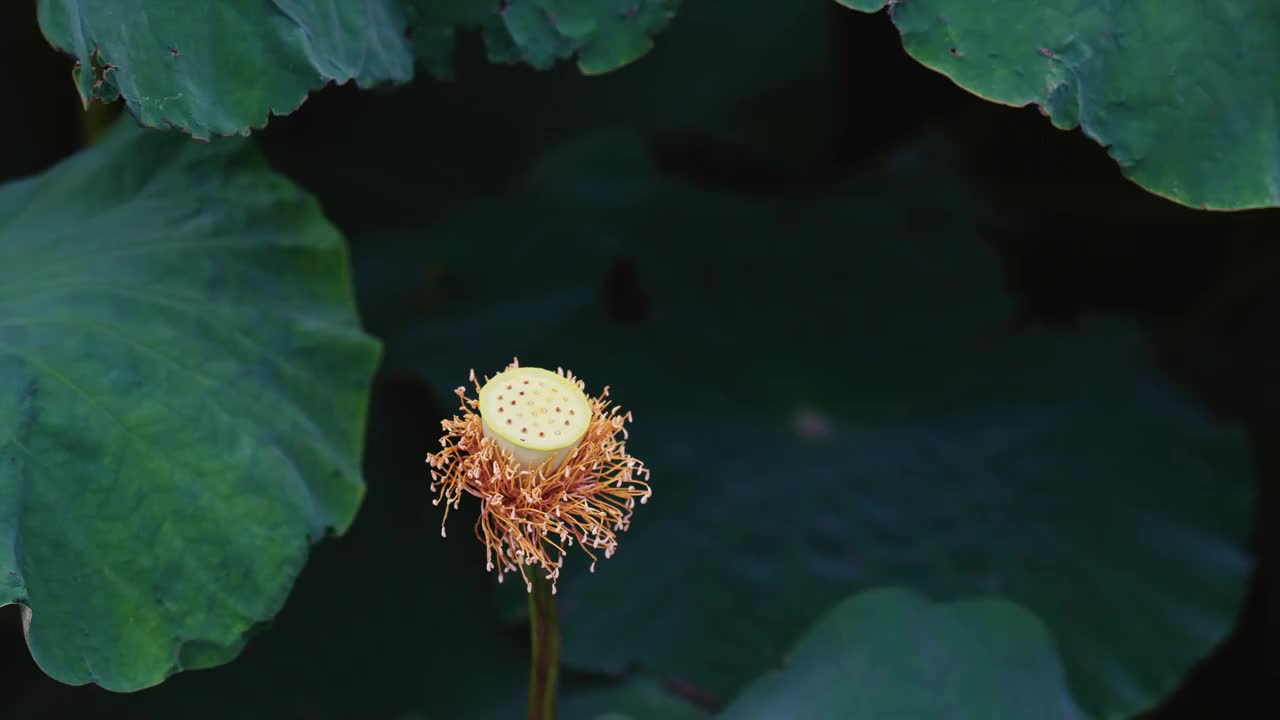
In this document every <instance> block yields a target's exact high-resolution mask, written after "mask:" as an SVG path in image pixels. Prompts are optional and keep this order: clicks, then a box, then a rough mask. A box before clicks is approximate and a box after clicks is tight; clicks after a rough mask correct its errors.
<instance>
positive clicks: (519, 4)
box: [406, 0, 680, 77]
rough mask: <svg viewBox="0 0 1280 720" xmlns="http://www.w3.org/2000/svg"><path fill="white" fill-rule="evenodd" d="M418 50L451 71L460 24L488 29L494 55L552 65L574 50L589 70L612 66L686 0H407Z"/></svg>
mask: <svg viewBox="0 0 1280 720" xmlns="http://www.w3.org/2000/svg"><path fill="white" fill-rule="evenodd" d="M406 2H407V3H408V5H407V8H408V12H409V16H410V18H411V24H412V27H413V34H414V38H415V39H414V47H415V48H416V50H417V53H418V56H419V58H422V59H423V61H424V63H425V64H426V65H427V66H428V67H429V68H431V70H432V72H434V73H435V74H436V75H438V76H443V77H448V76H449V75H451V74H452V70H451V63H450V62H449V57H450V55H451V53H452V50H453V42H454V40H453V36H454V33H455V31H456V30H457V29H459V28H467V29H476V28H479V29H482V30H483V32H484V37H485V44H486V46H487V48H488V52H489V57H490V59H492V60H493V61H495V62H503V63H517V62H524V63H528V64H529V65H531V66H533V67H535V68H538V69H540V70H546V69H549V68H551V67H552V66H553V65H555V64H556V63H557V62H558V61H561V60H567V59H569V58H576V59H577V65H578V68H579V69H580V70H581V71H582V72H583V73H585V74H588V75H596V74H600V73H606V72H610V71H612V70H617V69H618V68H620V67H622V66H624V65H627V64H629V63H631V62H634V61H635V60H638V59H639V58H640V57H641V56H643V55H644V54H645V53H647V52H649V50H650V49H651V48H652V47H653V36H654V35H656V34H658V33H659V32H661V31H662V30H663V29H664V28H666V26H667V24H668V22H669V21H670V20H671V17H672V16H673V15H674V14H675V12H676V10H677V8H678V7H679V5H680V0H505V1H504V2H495V1H493V0H443V1H441V0H406Z"/></svg>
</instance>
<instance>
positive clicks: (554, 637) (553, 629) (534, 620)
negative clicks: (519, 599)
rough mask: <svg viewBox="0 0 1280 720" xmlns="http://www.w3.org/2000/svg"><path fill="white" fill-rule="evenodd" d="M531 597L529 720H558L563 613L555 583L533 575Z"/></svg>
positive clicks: (536, 574)
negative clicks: (553, 587)
mask: <svg viewBox="0 0 1280 720" xmlns="http://www.w3.org/2000/svg"><path fill="white" fill-rule="evenodd" d="M532 582H533V592H531V593H529V640H530V644H531V648H532V664H531V666H530V668H529V720H555V717H556V695H557V687H558V685H559V681H560V613H559V609H558V608H557V607H556V596H555V595H553V594H552V592H551V581H549V580H547V579H546V578H544V577H543V576H542V575H540V574H538V573H534V574H533V581H532Z"/></svg>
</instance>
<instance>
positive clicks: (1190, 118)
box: [838, 0, 1280, 209]
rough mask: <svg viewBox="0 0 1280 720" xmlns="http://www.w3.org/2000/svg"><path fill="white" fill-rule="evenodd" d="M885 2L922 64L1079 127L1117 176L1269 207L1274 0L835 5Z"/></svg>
mask: <svg viewBox="0 0 1280 720" xmlns="http://www.w3.org/2000/svg"><path fill="white" fill-rule="evenodd" d="M838 2H840V3H841V4H844V5H847V6H849V7H851V8H854V9H856V10H863V11H868V12H871V11H875V10H879V9H881V8H883V7H884V6H886V5H889V7H890V15H891V17H892V18H893V22H894V23H895V24H896V25H897V26H898V29H899V30H900V31H901V33H902V42H903V46H904V47H905V48H906V51H907V52H908V53H910V54H911V56H912V57H914V58H915V59H917V60H919V61H920V62H921V63H923V64H924V65H925V66H927V67H929V68H932V69H934V70H937V71H938V72H941V73H943V74H944V75H946V76H948V77H950V78H951V79H952V80H954V81H955V82H956V83H957V84H959V85H960V86H961V87H963V88H965V89H968V90H970V91H972V92H974V93H976V94H977V95H980V96H982V97H984V98H987V99H989V100H993V101H995V102H1000V103H1006V104H1010V105H1027V104H1030V103H1035V104H1037V105H1039V106H1040V108H1041V110H1042V111H1043V112H1044V113H1045V114H1047V115H1048V116H1049V118H1050V119H1051V120H1052V122H1053V123H1054V124H1055V125H1057V126H1058V127H1060V128H1074V127H1076V126H1079V127H1081V128H1082V129H1083V131H1084V132H1085V133H1086V134H1087V135H1089V137H1091V138H1093V139H1094V140H1096V141H1097V142H1098V143H1099V144H1101V145H1103V146H1104V147H1106V148H1107V151H1108V152H1109V153H1110V154H1111V156H1112V157H1113V158H1114V159H1115V160H1116V162H1118V163H1119V164H1120V167H1121V169H1122V170H1123V172H1124V173H1125V175H1126V176H1128V177H1129V178H1131V179H1132V180H1133V181H1135V182H1137V183H1138V184H1139V185H1141V186H1142V187H1144V188H1146V189H1147V190H1150V191H1151V192H1153V193H1156V194H1157V195H1161V196H1164V197H1167V198H1169V199H1171V200H1174V201H1177V202H1179V203H1182V204H1184V205H1190V206H1192V207H1205V208H1213V209H1243V208H1252V207H1271V206H1276V205H1280V170H1278V169H1277V168H1280V140H1278V139H1277V138H1280V112H1278V111H1277V101H1276V98H1277V97H1280V56H1277V54H1276V53H1275V52H1273V48H1275V47H1276V46H1277V45H1280V4H1277V3H1275V2H1272V0H1238V1H1237V2H1196V3H1189V4H1186V5H1185V6H1182V5H1180V6H1178V8H1177V11H1176V12H1173V11H1171V8H1170V6H1169V3H1168V2H1167V1H1166V0H1131V1H1130V2H1119V3H1117V2H1111V1H1110V0H1038V1H1037V2H1026V0H989V1H988V2H983V3H972V2H967V1H966V0H909V1H907V2H895V3H889V2H886V1H885V0H838Z"/></svg>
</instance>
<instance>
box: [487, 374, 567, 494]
mask: <svg viewBox="0 0 1280 720" xmlns="http://www.w3.org/2000/svg"><path fill="white" fill-rule="evenodd" d="M480 417H481V419H482V420H483V421H484V436H485V437H487V438H489V439H490V440H491V441H493V442H494V443H495V444H497V446H498V447H499V448H501V449H502V451H503V452H504V453H511V455H512V457H513V458H514V459H515V462H516V463H517V464H518V465H519V466H520V467H521V468H523V469H526V470H535V469H537V468H538V467H540V466H542V464H543V463H544V462H545V463H547V466H546V471H547V472H553V471H555V470H556V469H557V468H559V467H560V466H561V465H562V464H564V461H565V459H566V458H568V457H569V453H570V452H572V451H573V449H574V448H575V447H577V446H578V443H579V442H581V441H582V438H583V436H584V435H586V434H587V428H588V427H589V426H590V424H591V404H590V402H589V401H588V400H587V396H586V395H585V394H584V393H583V392H582V389H581V388H580V387H578V385H577V384H576V383H574V382H573V381H571V380H569V379H568V378H565V377H563V376H561V375H557V374H556V373H553V372H551V371H549V370H544V369H542V368H535V367H513V368H508V369H507V370H505V371H503V372H500V373H498V374H497V375H495V376H494V377H493V378H492V379H490V380H489V381H488V382H487V383H485V385H484V387H482V388H480Z"/></svg>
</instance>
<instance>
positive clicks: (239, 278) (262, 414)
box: [0, 123, 378, 691]
mask: <svg viewBox="0 0 1280 720" xmlns="http://www.w3.org/2000/svg"><path fill="white" fill-rule="evenodd" d="M377 357H378V348H377V344H376V343H375V342H374V341H373V340H371V339H370V338H369V337H367V336H366V335H364V334H363V333H362V332H361V330H360V329H359V326H358V323H357V320H356V316H355V312H354V310H353V307H352V298H351V288H350V283H349V279H348V270H347V258H346V251H345V247H344V244H343V241H342V238H341V237H340V236H339V235H338V233H337V232H336V231H335V230H334V229H333V228H332V227H331V226H330V225H329V224H328V223H327V222H326V221H325V220H324V217H323V216H322V214H321V212H320V209H319V207H318V205H317V204H316V203H315V202H314V201H313V200H312V199H311V198H309V197H308V196H306V195H304V194H303V193H302V192H300V191H299V190H298V189H297V188H296V187H294V186H293V185H292V184H291V183H290V182H289V181H287V180H285V179H284V178H282V177H280V176H278V175H276V174H275V173H273V172H271V171H270V170H269V169H268V168H267V166H266V164H265V163H264V162H263V161H262V160H261V159H260V158H259V156H258V155H257V153H256V152H255V151H254V149H253V147H252V146H251V145H249V144H247V143H246V142H245V141H239V140H237V141H221V142H216V143H213V144H212V145H209V144H200V143H192V142H190V141H188V140H186V139H184V138H180V137H174V136H166V135H159V134H148V133H146V132H145V131H141V130H138V129H136V128H134V127H132V123H122V127H118V128H116V129H115V130H114V131H113V132H112V133H111V134H109V135H108V136H107V137H105V138H104V139H103V140H101V141H100V143H99V144H98V145H96V146H95V147H94V148H92V149H90V150H87V151H85V152H82V153H81V154H79V155H77V156H75V157H73V158H71V159H70V160H68V161H66V162H64V163H63V164H61V165H59V166H58V167H56V168H54V169H53V170H51V171H50V172H48V173H46V174H44V175H42V176H39V177H36V178H33V179H30V180H26V181H23V182H19V183H14V184H11V185H7V186H4V187H2V188H0V604H9V603H21V604H23V605H24V606H26V607H27V608H29V611H30V614H29V627H28V628H27V640H28V645H29V646H30V649H31V653H32V656H33V657H34V658H35V660H36V662H37V663H38V664H39V665H40V667H41V668H43V669H44V671H45V672H47V673H48V674H49V675H51V676H53V677H54V678H57V679H58V680H61V681H63V682H67V683H73V684H81V683H88V682H94V683H97V684H99V685H101V686H103V687H105V688H108V689H111V690H121V691H128V690H136V689H139V688H143V687H147V686H150V685H154V684H156V683H159V682H161V681H162V680H164V679H165V677H167V676H168V675H169V674H171V673H174V672H177V671H179V670H182V669H185V668H190V667H208V666H210V665H216V664H219V663H222V662H225V661H227V660H229V659H230V658H231V657H234V656H235V654H236V653H237V652H239V650H240V648H241V647H242V645H243V643H244V638H245V635H246V633H248V632H250V631H251V630H252V629H253V628H254V627H255V626H257V625H258V624H259V623H262V622H263V621H265V620H268V619H269V618H271V617H272V616H273V615H275V614H276V612H277V611H278V610H279V609H280V607H281V604H282V603H283V602H284V599H285V596H286V594H287V593H288V591H289V588H290V587H291V585H292V583H293V578H294V577H295V575H296V574H297V573H298V571H299V570H300V568H301V567H302V564H303V562H304V561H305V559H306V556H307V551H308V547H309V545H310V544H311V542H313V541H315V540H318V539H320V538H321V537H323V536H324V535H325V534H326V533H328V532H330V531H332V530H337V531H343V530H345V529H346V527H347V526H348V525H349V524H350V522H351V520H352V517H353V515H354V513H355V511H356V509H357V507H358V506H359V503H360V499H361V497H362V494H363V490H364V486H363V483H362V480H361V477H360V471H359V458H360V452H361V448H362V443H363V428H364V416H365V404H366V401H367V394H368V382H369V378H370V376H371V374H372V371H373V367H374V365H375V363H376V362H377Z"/></svg>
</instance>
